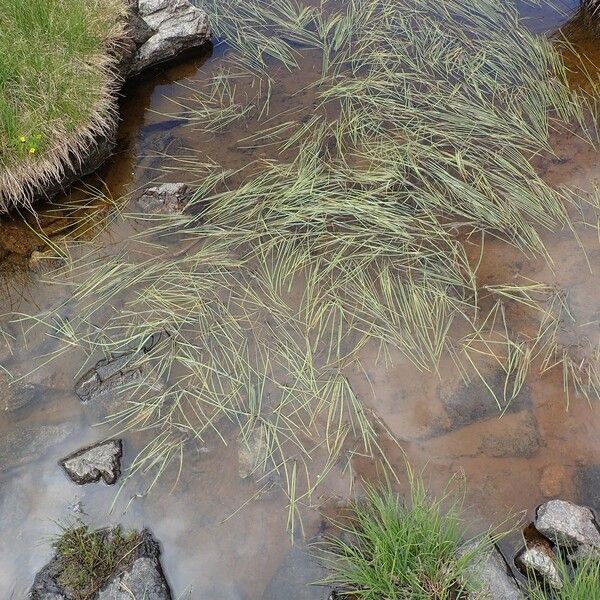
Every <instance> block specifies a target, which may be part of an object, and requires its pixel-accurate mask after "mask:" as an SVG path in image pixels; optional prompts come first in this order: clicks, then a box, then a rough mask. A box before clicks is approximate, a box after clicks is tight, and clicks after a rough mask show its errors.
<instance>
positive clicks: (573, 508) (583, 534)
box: [535, 500, 600, 548]
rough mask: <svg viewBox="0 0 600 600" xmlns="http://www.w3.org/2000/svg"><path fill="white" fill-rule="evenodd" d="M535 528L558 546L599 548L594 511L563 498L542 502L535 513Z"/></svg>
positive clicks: (599, 538)
mask: <svg viewBox="0 0 600 600" xmlns="http://www.w3.org/2000/svg"><path fill="white" fill-rule="evenodd" d="M535 527H536V529H537V530H538V531H539V532H540V533H541V534H542V535H544V536H546V537H547V538H548V539H550V540H552V541H553V542H554V543H555V544H558V545H559V546H566V547H569V548H572V547H577V546H587V547H591V548H600V531H599V530H598V524H597V523H596V519H595V517H594V513H593V512H592V511H591V510H590V509H589V508H586V507H585V506H579V505H577V504H573V503H572V502H567V501H565V500H550V501H549V502H546V503H544V504H542V505H541V506H540V507H539V508H538V509H537V511H536V515H535Z"/></svg>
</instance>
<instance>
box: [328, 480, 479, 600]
mask: <svg viewBox="0 0 600 600" xmlns="http://www.w3.org/2000/svg"><path fill="white" fill-rule="evenodd" d="M448 500H449V498H441V499H439V498H438V499H436V498H433V497H431V496H430V495H429V494H428V493H427V491H426V489H425V486H424V485H423V482H422V481H421V480H419V479H414V480H413V481H412V482H411V489H410V493H409V494H408V498H406V499H403V498H401V497H400V496H399V495H398V494H397V493H395V492H393V491H392V490H391V489H389V488H383V489H379V488H371V487H369V488H367V491H366V494H365V496H364V497H363V498H361V499H360V500H359V501H357V502H355V503H354V504H353V505H352V506H351V507H350V510H349V514H348V516H347V517H346V518H345V519H344V523H343V524H340V526H339V529H340V531H339V532H338V535H336V536H331V537H328V538H327V539H326V540H325V542H324V543H323V544H321V556H322V559H323V562H324V564H325V566H326V567H327V569H328V571H329V576H328V578H327V583H329V584H332V585H333V586H334V587H335V589H336V598H338V597H339V598H340V599H342V598H354V599H356V600H376V599H379V598H386V599H387V598H389V599H390V600H396V599H397V600H401V599H405V598H406V599H408V598H411V599H412V600H461V599H462V600H467V599H468V598H480V597H482V598H483V597H484V596H483V590H482V586H481V583H480V581H479V573H477V569H476V568H475V567H474V565H476V564H478V563H479V562H480V561H481V557H482V556H485V555H486V554H487V553H488V552H489V551H490V546H491V542H490V538H489V537H488V538H485V537H484V538H482V539H481V540H480V541H479V542H474V543H471V544H469V545H468V546H465V545H464V542H465V540H464V539H463V526H462V522H461V515H460V504H459V503H457V502H456V499H454V500H450V506H444V503H446V504H447V503H448ZM467 548H468V549H467Z"/></svg>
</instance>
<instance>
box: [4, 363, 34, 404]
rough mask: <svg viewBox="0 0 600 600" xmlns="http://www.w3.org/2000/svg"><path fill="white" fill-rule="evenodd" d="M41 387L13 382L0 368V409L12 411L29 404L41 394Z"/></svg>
mask: <svg viewBox="0 0 600 600" xmlns="http://www.w3.org/2000/svg"><path fill="white" fill-rule="evenodd" d="M41 392H42V387H41V386H38V385H33V384H31V383H14V382H13V380H12V379H11V377H10V376H9V375H7V374H6V373H4V372H3V371H1V370H0V410H2V411H5V412H14V411H17V410H19V409H21V408H24V407H25V406H27V405H29V404H31V403H32V402H33V401H34V400H35V399H36V397H37V396H38V395H39V394H41Z"/></svg>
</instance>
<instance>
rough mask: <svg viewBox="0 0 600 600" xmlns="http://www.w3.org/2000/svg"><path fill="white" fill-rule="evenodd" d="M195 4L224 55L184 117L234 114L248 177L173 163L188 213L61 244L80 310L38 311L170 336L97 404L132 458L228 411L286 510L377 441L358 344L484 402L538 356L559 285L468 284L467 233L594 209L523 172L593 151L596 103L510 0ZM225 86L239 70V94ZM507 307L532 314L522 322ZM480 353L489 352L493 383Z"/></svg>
mask: <svg viewBox="0 0 600 600" xmlns="http://www.w3.org/2000/svg"><path fill="white" fill-rule="evenodd" d="M207 9H208V10H209V12H210V13H211V14H212V15H213V19H214V29H215V31H216V32H217V34H218V35H220V36H222V37H223V38H224V39H225V40H226V41H227V43H228V44H229V45H230V48H231V50H230V54H229V55H228V57H226V59H225V60H226V63H228V64H227V66H226V67H225V69H224V70H221V71H220V72H219V73H218V74H217V75H216V76H215V77H214V78H213V79H212V80H210V81H208V82H206V85H205V86H203V87H201V89H200V90H198V92H197V94H196V95H195V96H194V95H192V99H191V100H190V99H189V98H188V99H186V100H184V99H182V100H181V101H178V105H179V106H178V109H181V107H182V106H183V107H184V108H185V109H186V110H185V116H184V118H186V119H188V120H189V123H190V126H196V127H197V128H198V129H199V131H198V135H199V136H201V135H203V133H212V132H213V131H217V130H220V129H222V128H228V127H229V128H236V127H237V126H238V123H240V122H242V123H244V125H245V126H246V127H244V128H243V131H242V129H240V140H239V145H240V147H244V148H261V149H263V150H264V151H265V152H268V157H267V158H263V159H258V158H257V159H255V160H253V161H252V162H250V163H249V164H247V165H246V166H245V167H243V168H241V169H240V168H230V167H229V166H228V165H222V166H221V165H219V164H216V163H215V162H214V161H210V160H207V159H205V158H202V157H189V158H179V159H177V160H178V161H179V162H178V163H177V162H176V163H175V164H177V165H179V166H180V167H181V168H185V169H186V171H187V172H188V173H189V172H190V171H191V172H193V173H195V174H196V176H197V179H198V182H199V183H198V186H197V190H196V193H195V195H194V199H193V200H192V202H191V203H190V205H189V206H188V210H187V211H186V214H184V215H177V216H174V217H171V218H165V220H164V221H163V222H160V223H157V224H154V226H152V227H149V228H148V229H147V230H145V231H144V232H143V233H142V234H140V235H138V236H137V238H135V239H133V240H129V241H128V242H127V244H126V245H125V247H124V248H123V249H122V251H121V252H117V253H116V255H114V254H113V255H112V256H110V255H106V254H105V253H104V251H103V250H102V249H100V250H94V249H93V248H92V249H91V250H89V252H86V251H82V250H81V248H80V247H77V248H75V249H72V248H71V249H70V250H73V255H72V260H71V261H70V262H69V264H68V266H67V267H65V268H64V269H63V271H62V273H61V274H60V277H59V278H58V281H60V282H64V281H65V279H66V280H67V282H68V283H70V284H71V285H72V297H71V299H70V301H69V302H70V303H71V306H70V308H69V310H70V313H71V314H72V315H76V316H74V317H71V318H69V319H68V321H67V320H66V319H60V318H59V317H57V316H56V315H57V312H58V313H59V314H60V309H59V310H58V311H56V310H55V309H53V310H52V311H51V312H48V313H47V314H42V315H38V317H36V319H37V322H41V323H45V324H47V325H49V326H50V327H51V328H52V329H53V335H55V336H57V337H59V338H61V339H62V340H63V341H64V342H65V343H64V345H63V348H62V349H61V351H60V352H64V351H68V350H69V349H72V348H83V349H84V351H85V352H86V354H87V355H88V356H95V357H97V356H98V353H99V352H102V353H104V354H111V353H118V352H121V351H123V350H124V349H126V348H129V349H139V348H141V347H142V346H143V344H144V343H145V341H146V340H147V339H148V336H149V335H151V334H153V333H155V332H157V331H167V332H168V333H169V336H168V337H167V338H166V339H165V340H163V342H162V343H161V344H160V345H159V346H158V347H157V348H155V349H154V350H153V352H152V353H149V354H145V355H144V356H143V359H142V363H141V364H140V365H139V366H140V367H141V368H142V372H143V373H145V375H144V377H142V379H141V380H138V381H136V382H133V383H130V384H129V389H128V393H129V394H130V400H129V401H128V403H127V404H126V406H125V408H123V409H122V410H121V411H120V412H118V413H117V414H114V415H113V416H112V417H111V420H112V422H113V423H114V424H115V426H119V427H121V428H133V429H142V430H146V431H151V432H152V433H153V439H152V440H151V441H150V442H149V443H148V445H147V446H146V448H145V449H144V451H143V452H142V453H141V454H140V456H139V457H138V459H137V460H136V462H135V463H134V466H133V471H132V472H133V473H148V472H150V471H151V470H154V472H155V473H157V474H160V473H162V472H163V470H164V469H165V468H166V466H167V465H168V464H169V462H170V461H171V460H173V459H179V460H181V459H182V456H183V453H184V451H185V449H186V448H187V447H188V446H189V445H190V444H194V443H196V442H198V441H199V440H202V439H203V438H204V437H206V436H220V437H222V438H223V439H224V441H226V440H225V438H224V436H225V433H223V432H224V431H225V429H226V428H229V427H230V424H231V423H233V424H235V425H236V426H237V427H238V428H239V430H240V431H241V438H242V443H245V444H247V445H248V446H249V445H251V443H252V440H255V439H256V437H257V436H258V437H259V438H260V439H262V440H263V441H264V443H260V444H257V447H258V448H259V449H260V452H261V456H260V457H258V460H257V461H256V464H257V465H260V468H259V469H258V473H256V474H255V476H256V477H258V479H259V482H261V483H263V484H264V485H265V486H267V485H271V484H272V483H273V482H274V481H275V482H277V481H278V482H279V483H280V484H281V485H282V486H283V488H284V489H285V491H286V493H287V495H288V500H289V510H290V525H291V526H293V524H294V523H295V520H294V517H295V516H296V515H297V514H299V513H300V509H301V507H302V506H303V505H307V504H311V502H312V497H313V494H314V492H315V490H316V489H317V487H318V485H319V484H320V482H321V481H323V479H324V477H325V475H327V473H328V472H329V471H330V470H331V468H332V467H333V465H335V464H336V462H337V461H339V460H340V459H341V457H342V456H346V457H347V458H348V460H349V457H351V456H352V455H354V454H363V455H368V456H374V455H378V454H380V452H381V450H380V444H379V441H378V440H379V433H378V432H379V431H380V429H381V428H379V427H378V422H377V418H376V416H375V415H373V414H372V413H371V412H370V411H369V410H367V408H366V407H365V404H364V403H363V402H362V400H361V399H360V398H359V397H358V396H357V394H356V393H355V391H354V390H353V389H352V385H351V383H350V380H349V378H348V372H349V371H352V370H357V369H358V370H360V369H364V365H363V364H362V363H361V359H360V356H361V354H360V351H361V349H363V348H365V347H366V346H369V347H372V346H373V345H374V346H375V347H376V349H377V351H376V354H377V355H378V356H379V357H380V358H381V359H382V360H391V357H392V354H393V353H394V352H400V353H402V354H403V355H404V357H405V358H406V359H407V360H409V361H412V363H413V364H414V366H415V367H416V368H417V369H419V370H422V371H432V372H435V371H436V369H437V368H438V365H439V362H440V360H441V359H442V357H444V356H448V355H449V356H451V358H452V360H453V361H454V363H455V364H456V368H457V369H458V370H459V371H460V373H461V374H462V375H463V376H464V377H466V378H467V377H473V376H474V377H481V378H482V380H483V381H484V382H485V383H486V385H487V386H488V389H489V390H490V392H491V395H492V396H493V397H495V399H496V401H497V403H498V405H499V408H500V409H505V408H506V407H507V405H508V404H509V403H510V401H511V400H513V399H514V398H515V397H516V396H517V395H518V393H519V391H520V390H521V388H522V386H523V384H524V381H525V379H526V377H527V374H528V373H529V370H530V368H531V366H532V364H534V363H535V361H542V362H543V365H544V368H551V367H552V366H553V360H554V357H555V356H556V355H557V353H560V347H559V335H558V329H559V324H560V323H561V321H562V319H563V317H564V313H565V303H564V302H563V301H561V296H560V294H558V293H555V290H553V289H551V288H549V287H547V286H542V285H540V284H535V283H533V284H532V283H531V282H523V283H522V284H519V283H518V282H517V283H515V282H511V283H510V284H507V285H495V286H487V287H483V286H482V285H481V284H480V282H479V281H478V277H477V268H478V265H477V262H476V261H475V262H474V261H473V259H472V258H470V257H469V255H468V252H467V248H466V245H465V239H474V240H479V242H478V243H479V244H480V245H481V248H482V252H483V251H484V246H485V241H486V240H487V239H490V238H493V239H499V240H502V241H503V242H504V243H506V244H509V245H511V246H513V247H515V248H517V249H518V250H519V251H520V252H522V254H523V256H526V257H528V258H535V257H537V258H539V259H540V260H546V261H550V258H549V255H548V253H547V251H546V249H545V247H544V244H543V242H542V239H541V232H542V231H544V230H560V229H564V230H568V231H573V232H574V225H573V222H572V219H571V218H570V216H569V214H570V212H572V211H573V210H582V211H583V208H582V206H583V205H584V204H585V203H587V206H586V208H585V210H586V211H588V212H589V211H590V210H591V211H593V212H594V214H595V215H597V214H598V202H597V197H591V198H587V199H585V200H584V199H582V198H580V195H579V194H578V193H576V192H575V191H571V190H565V189H558V190H557V189H553V188H552V187H550V186H549V185H548V184H547V183H546V182H545V181H544V180H543V179H542V178H541V177H540V175H539V174H538V172H537V170H536V168H535V166H534V163H535V161H538V160H540V159H541V158H542V157H546V158H551V157H552V156H554V151H553V145H552V140H553V137H554V136H555V135H557V134H560V133H561V132H571V133H574V134H576V135H579V136H581V137H582V138H585V139H587V140H588V142H589V143H590V144H595V143H597V141H598V140H597V135H596V132H595V130H594V129H593V128H589V127H587V117H588V116H589V114H590V113H592V114H595V110H596V105H595V103H596V99H595V96H592V95H589V94H587V93H584V92H578V91H573V90H571V89H570V88H569V85H568V81H567V73H566V70H565V67H564V64H563V62H562V60H561V56H560V53H559V51H558V50H557V48H556V47H555V46H553V45H552V44H551V43H550V42H549V41H548V40H546V39H544V38H541V37H538V36H535V35H533V34H531V33H530V32H528V31H527V30H526V29H525V28H524V26H523V25H522V24H521V23H520V22H519V19H518V15H517V12H516V10H515V8H514V7H513V6H512V5H511V4H510V3H507V2H505V1H500V0H476V1H474V2H470V3H464V2H460V1H458V0H448V1H446V2H444V3H443V8H442V7H440V5H439V4H436V5H435V8H434V7H432V4H431V3H430V2H429V1H427V0H416V1H414V0H411V2H404V1H398V0H350V1H349V2H347V3H345V4H344V6H342V7H340V6H339V5H338V4H337V3H336V2H328V1H326V0H323V2H321V3H320V4H319V5H318V6H317V7H314V6H313V7H304V6H302V5H301V4H300V3H296V2H292V1H290V0H277V2H274V3H272V4H271V3H270V4H269V5H268V8H267V6H266V5H264V4H263V3H262V2H259V1H257V0H251V1H248V0H230V1H229V2H224V3H221V2H214V3H210V2H209V3H208V5H207ZM307 53H308V54H310V56H311V57H312V58H315V57H317V63H316V64H317V67H318V68H317V69H316V70H315V71H314V77H313V78H312V80H310V81H306V80H304V79H303V80H300V79H299V89H298V90H297V94H298V100H297V103H296V104H294V105H293V106H292V107H291V108H287V109H286V110H285V111H284V112H283V113H280V114H278V113H276V112H275V109H274V108H273V105H274V103H273V102H272V99H273V94H274V93H276V90H277V84H278V79H277V76H276V74H275V72H274V70H272V69H270V68H269V66H270V65H272V64H273V63H278V64H279V65H283V66H284V67H285V68H286V69H289V70H294V69H297V68H298V67H299V65H300V64H301V62H302V58H303V57H304V56H305V55H307ZM239 78H245V80H252V81H253V82H255V83H254V85H253V86H252V87H251V90H252V93H251V94H250V95H248V92H247V90H244V89H243V86H241V85H240V86H237V87H236V84H235V82H236V81H238V80H239ZM305 97H306V98H309V99H310V101H306V100H302V98H305ZM194 98H195V100H194ZM206 119H209V122H208V124H206V123H205V120H206ZM586 214H587V212H586ZM586 218H587V217H586ZM594 222H596V221H594ZM509 302H515V303H518V304H519V305H521V306H523V307H524V308H526V309H527V310H530V311H532V314H533V315H534V316H536V317H538V318H539V330H538V331H537V332H535V333H533V334H531V335H527V334H521V335H515V333H514V332H513V331H512V329H511V327H510V326H509V323H508V322H507V317H506V312H505V309H504V307H505V304H506V303H509ZM60 352H59V353H57V354H56V355H55V356H59V355H60ZM480 355H485V356H488V357H491V358H492V359H493V360H494V361H495V362H497V363H498V367H499V369H500V371H501V373H502V374H503V378H504V382H503V386H502V389H501V390H500V391H498V390H497V389H493V388H492V387H491V386H490V385H489V384H488V383H487V382H486V377H485V374H484V373H482V372H481V371H480V370H478V367H477V361H476V357H477V356H480ZM567 359H568V355H567V357H566V358H565V359H564V361H563V364H564V365H571V363H569V362H567ZM569 360H571V359H569ZM565 368H566V369H567V371H568V372H567V375H566V377H567V378H568V381H567V383H568V387H569V389H570V388H571V387H572V382H573V381H574V379H573V378H574V377H575V376H578V377H583V379H581V382H580V384H579V387H578V388H577V389H578V391H579V392H581V393H585V394H587V395H588V397H589V398H590V399H592V398H595V397H597V396H598V391H599V390H600V386H599V385H598V381H599V378H598V375H597V372H596V371H595V370H594V369H595V368H596V367H595V366H594V365H593V363H592V362H590V372H589V374H588V375H587V376H585V375H583V376H582V375H581V374H580V372H579V371H577V370H576V369H575V368H571V367H570V366H567V367H565ZM132 392H135V393H132ZM150 485H152V484H150Z"/></svg>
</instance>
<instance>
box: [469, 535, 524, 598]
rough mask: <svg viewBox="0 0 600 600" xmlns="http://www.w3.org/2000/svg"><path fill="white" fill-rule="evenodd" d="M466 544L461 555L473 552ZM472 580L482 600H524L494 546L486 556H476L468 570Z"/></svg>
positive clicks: (471, 545) (470, 545) (506, 565)
mask: <svg viewBox="0 0 600 600" xmlns="http://www.w3.org/2000/svg"><path fill="white" fill-rule="evenodd" d="M474 547H475V544H468V545H466V546H465V547H464V549H463V550H462V552H461V554H463V553H466V552H469V551H471V550H473V549H474ZM468 569H469V570H468V572H469V574H470V575H471V576H472V577H473V580H474V581H476V582H478V583H479V584H480V585H481V588H482V590H481V591H482V600H483V599H485V600H525V595H524V594H523V592H522V591H521V589H520V588H519V585H518V583H517V581H516V579H515V578H514V576H513V574H512V573H511V571H510V568H509V566H508V564H507V563H506V561H505V560H504V557H503V556H502V554H501V553H500V551H499V550H498V549H497V548H496V547H495V546H494V547H493V548H492V550H491V552H489V554H487V556H480V555H479V554H476V555H475V557H474V558H473V561H472V563H471V564H470V565H469V568H468Z"/></svg>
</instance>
